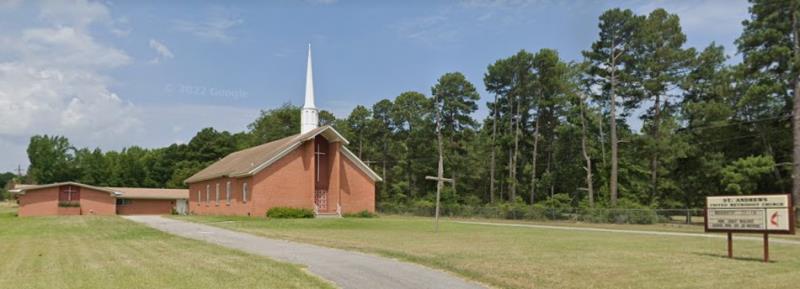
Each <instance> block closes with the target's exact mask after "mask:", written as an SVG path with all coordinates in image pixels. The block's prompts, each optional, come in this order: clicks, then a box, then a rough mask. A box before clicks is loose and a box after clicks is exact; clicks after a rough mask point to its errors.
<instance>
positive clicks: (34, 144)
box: [28, 135, 79, 184]
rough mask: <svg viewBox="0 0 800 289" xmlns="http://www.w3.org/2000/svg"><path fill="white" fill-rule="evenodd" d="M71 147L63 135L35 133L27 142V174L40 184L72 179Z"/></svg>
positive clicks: (75, 172)
mask: <svg viewBox="0 0 800 289" xmlns="http://www.w3.org/2000/svg"><path fill="white" fill-rule="evenodd" d="M72 150H73V147H72V145H70V143H69V140H68V139H67V138H66V137H63V136H47V135H35V136H33V137H31V140H30V143H29V144H28V160H29V161H30V166H29V167H28V175H29V176H30V177H31V178H32V179H33V181H34V182H36V183H40V184H46V183H55V182H64V181H74V180H76V179H77V178H78V176H79V172H78V171H76V170H75V168H74V165H73V160H74V155H73V154H72Z"/></svg>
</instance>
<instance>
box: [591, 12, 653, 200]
mask: <svg viewBox="0 0 800 289" xmlns="http://www.w3.org/2000/svg"><path fill="white" fill-rule="evenodd" d="M642 21H643V18H642V17H640V16H637V15H635V14H634V13H633V11H631V10H628V9H626V10H621V9H611V10H608V11H606V12H604V13H603V15H600V24H599V28H600V33H599V39H598V40H597V41H595V42H594V43H593V44H592V49H591V50H588V51H583V56H584V57H585V58H586V60H587V61H588V62H589V63H590V69H589V71H588V76H589V81H590V82H591V83H592V84H594V85H596V86H597V87H599V88H600V91H601V92H602V93H601V94H600V95H599V96H598V97H597V98H598V100H600V101H601V102H603V103H605V105H606V106H607V107H608V113H609V126H610V132H609V133H610V137H611V142H610V145H611V175H610V177H609V194H610V199H611V205H612V206H616V204H617V197H618V192H617V190H618V189H617V186H618V184H617V181H618V177H619V176H618V175H619V148H618V147H619V140H618V137H617V115H618V114H617V103H618V100H617V97H618V95H619V94H620V93H622V95H623V98H625V97H626V95H625V94H627V98H631V97H633V96H634V95H633V93H632V92H634V90H632V89H630V88H631V86H633V81H632V76H631V68H632V66H634V64H635V61H636V60H635V58H634V57H633V56H634V51H633V48H634V44H635V39H634V37H635V35H636V30H637V29H638V28H639V26H640V25H641V23H642Z"/></svg>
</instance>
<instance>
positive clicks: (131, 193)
mask: <svg viewBox="0 0 800 289" xmlns="http://www.w3.org/2000/svg"><path fill="white" fill-rule="evenodd" d="M109 189H112V190H114V191H117V192H120V193H122V195H120V196H118V198H122V199H168V200H177V199H188V198H189V190H187V189H152V188H114V187H112V188H109Z"/></svg>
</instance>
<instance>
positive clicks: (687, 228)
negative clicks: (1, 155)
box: [397, 216, 800, 241]
mask: <svg viewBox="0 0 800 289" xmlns="http://www.w3.org/2000/svg"><path fill="white" fill-rule="evenodd" d="M397 217H403V216H397ZM447 219H448V220H452V221H465V222H486V223H502V224H532V225H546V226H564V227H578V228H598V229H612V230H635V231H653V232H677V233H697V234H704V233H705V232H704V228H703V225H696V224H693V225H687V224H679V223H656V224H650V225H638V224H607V223H582V222H572V221H544V222H542V221H525V220H503V219H486V218H447ZM798 231H800V230H798ZM719 234H723V233H719ZM736 236H748V237H761V234H747V233H741V234H738V233H737V234H734V238H736ZM769 238H770V239H785V240H798V241H800V235H797V234H795V235H780V234H770V235H769Z"/></svg>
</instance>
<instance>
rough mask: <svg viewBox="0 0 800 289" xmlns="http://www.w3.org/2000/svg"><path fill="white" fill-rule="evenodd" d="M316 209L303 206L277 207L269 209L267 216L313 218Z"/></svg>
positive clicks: (276, 217)
mask: <svg viewBox="0 0 800 289" xmlns="http://www.w3.org/2000/svg"><path fill="white" fill-rule="evenodd" d="M313 217H314V211H312V210H310V209H301V208H287V207H275V208H272V209H269V211H267V218H275V219H301V218H313Z"/></svg>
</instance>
